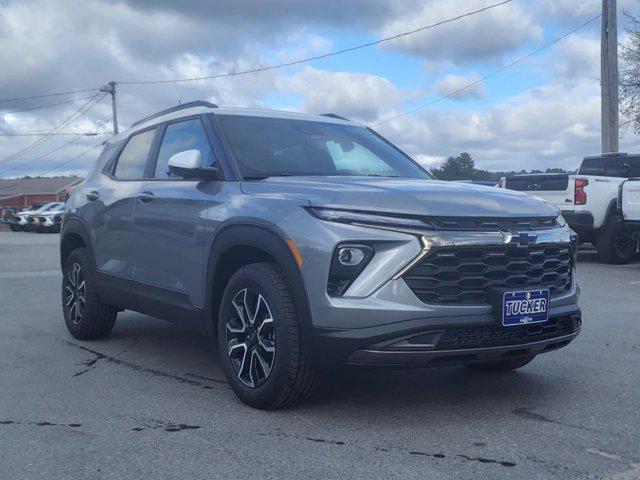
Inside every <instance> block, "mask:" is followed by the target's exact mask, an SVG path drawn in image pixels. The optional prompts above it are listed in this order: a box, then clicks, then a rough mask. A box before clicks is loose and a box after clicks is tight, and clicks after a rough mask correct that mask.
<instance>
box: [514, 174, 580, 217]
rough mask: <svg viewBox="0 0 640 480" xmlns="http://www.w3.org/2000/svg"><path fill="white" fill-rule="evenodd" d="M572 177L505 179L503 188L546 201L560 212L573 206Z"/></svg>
mask: <svg viewBox="0 0 640 480" xmlns="http://www.w3.org/2000/svg"><path fill="white" fill-rule="evenodd" d="M574 179H575V176H574V175H568V174H557V175H549V174H539V175H537V174H528V175H517V176H513V177H507V178H506V179H505V184H504V186H505V188H508V189H510V190H516V191H519V192H523V193H528V194H529V195H533V196H535V197H538V198H541V199H542V200H546V201H547V202H549V203H551V204H552V205H554V206H556V207H557V208H559V209H560V210H562V209H563V208H566V206H567V205H572V204H573V190H574Z"/></svg>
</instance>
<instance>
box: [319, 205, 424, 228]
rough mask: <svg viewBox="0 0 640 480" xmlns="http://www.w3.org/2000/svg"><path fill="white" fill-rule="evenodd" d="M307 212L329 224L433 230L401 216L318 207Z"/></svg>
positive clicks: (422, 222) (412, 219)
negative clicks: (356, 224)
mask: <svg viewBox="0 0 640 480" xmlns="http://www.w3.org/2000/svg"><path fill="white" fill-rule="evenodd" d="M307 210H308V211H309V213H311V214H312V215H313V216H315V217H316V218H319V219H320V220H326V221H329V222H338V223H362V224H368V225H385V226H398V227H406V228H419V229H421V230H425V229H433V225H432V224H431V223H430V222H428V221H426V220H421V219H419V218H411V217H405V216H401V215H389V214H377V213H370V212H362V211H357V210H335V209H329V208H318V207H311V208H308V209H307Z"/></svg>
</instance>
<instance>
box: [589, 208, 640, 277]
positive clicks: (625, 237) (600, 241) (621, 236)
mask: <svg viewBox="0 0 640 480" xmlns="http://www.w3.org/2000/svg"><path fill="white" fill-rule="evenodd" d="M596 238H597V240H596V248H597V250H598V257H599V258H600V260H601V261H602V262H604V263H611V264H614V265H622V264H626V263H629V262H631V261H632V260H633V258H634V257H635V255H636V252H637V250H638V242H637V241H636V240H634V239H633V238H632V236H631V234H629V233H627V232H623V231H622V226H621V224H620V222H618V219H617V218H616V216H615V215H609V218H608V219H607V222H606V223H605V224H604V225H603V226H602V227H601V228H600V230H599V231H598V234H597V236H596Z"/></svg>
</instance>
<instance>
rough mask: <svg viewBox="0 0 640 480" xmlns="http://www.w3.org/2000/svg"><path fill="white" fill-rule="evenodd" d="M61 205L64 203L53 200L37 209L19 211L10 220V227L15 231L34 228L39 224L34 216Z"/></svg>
mask: <svg viewBox="0 0 640 480" xmlns="http://www.w3.org/2000/svg"><path fill="white" fill-rule="evenodd" d="M61 206H64V203H61V202H51V203H46V204H44V205H42V206H41V207H40V208H37V209H33V210H24V211H22V212H18V213H16V214H15V215H14V216H13V218H12V219H11V220H10V224H9V228H10V229H11V230H12V231H14V232H19V231H23V230H33V229H34V228H35V227H36V225H37V223H36V220H35V218H34V216H37V215H40V214H44V213H46V212H48V211H50V210H54V209H57V208H60V207H61Z"/></svg>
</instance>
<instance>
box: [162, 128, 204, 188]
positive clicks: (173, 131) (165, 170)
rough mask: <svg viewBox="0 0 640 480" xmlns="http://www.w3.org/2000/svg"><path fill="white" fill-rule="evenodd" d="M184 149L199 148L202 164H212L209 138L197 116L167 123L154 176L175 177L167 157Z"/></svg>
mask: <svg viewBox="0 0 640 480" xmlns="http://www.w3.org/2000/svg"><path fill="white" fill-rule="evenodd" d="M185 150H199V151H200V154H201V155H202V166H203V167H210V166H212V165H213V153H212V152H211V146H210V145H209V139H208V138H207V134H206V132H205V131H204V127H203V126H202V122H200V120H199V119H197V118H196V119H193V120H186V121H184V122H177V123H170V124H169V125H167V129H166V130H165V132H164V136H163V138H162V144H161V145H160V151H159V152H158V161H157V162H156V169H155V172H154V175H153V176H154V178H160V179H162V178H176V177H175V175H173V174H172V173H171V172H169V166H168V165H169V159H170V158H171V157H172V156H173V155H175V154H176V153H180V152H184V151H185Z"/></svg>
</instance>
